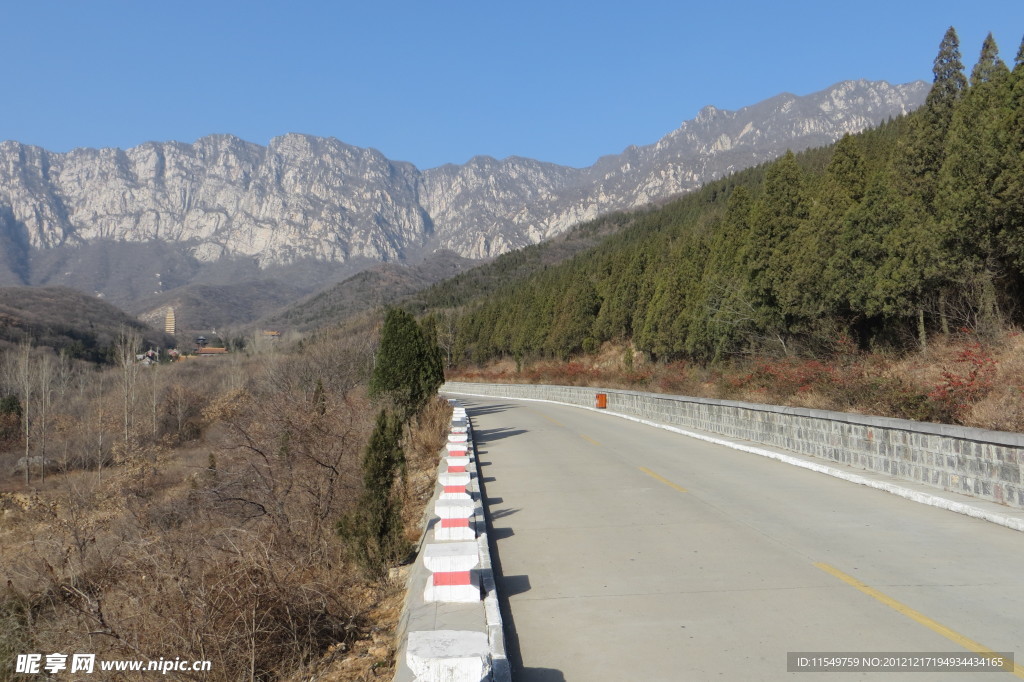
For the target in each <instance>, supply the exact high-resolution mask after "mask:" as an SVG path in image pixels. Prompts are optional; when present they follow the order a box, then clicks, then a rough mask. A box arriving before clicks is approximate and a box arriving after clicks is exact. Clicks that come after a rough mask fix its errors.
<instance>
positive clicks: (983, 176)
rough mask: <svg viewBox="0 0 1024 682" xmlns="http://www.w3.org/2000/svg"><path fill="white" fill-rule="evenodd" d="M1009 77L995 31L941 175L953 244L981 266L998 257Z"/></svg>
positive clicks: (962, 105)
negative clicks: (999, 187) (999, 182)
mask: <svg viewBox="0 0 1024 682" xmlns="http://www.w3.org/2000/svg"><path fill="white" fill-rule="evenodd" d="M1009 75H1010V73H1009V70H1008V69H1007V68H1006V65H1005V64H1004V63H1003V62H1002V60H1000V59H999V50H998V48H997V46H996V43H995V40H993V38H992V34H991V33H990V34H989V35H988V37H987V38H986V39H985V43H984V45H983V46H982V48H981V55H980V57H979V58H978V63H977V65H976V66H975V67H974V69H973V70H972V72H971V86H970V88H968V89H967V91H966V92H965V93H964V95H963V96H962V98H961V99H960V101H959V102H958V103H957V105H956V107H955V110H954V113H953V117H952V120H951V122H950V127H949V133H948V138H947V144H946V157H945V159H944V161H943V165H942V169H941V172H940V176H939V190H940V191H939V194H938V197H937V202H936V205H937V208H938V215H939V217H940V220H941V222H942V225H943V227H944V232H945V233H946V234H947V238H948V241H949V244H950V248H952V249H953V251H954V252H955V253H956V254H957V255H958V257H959V258H960V259H961V260H963V261H964V262H965V264H968V265H969V267H971V268H974V269H976V270H977V269H980V268H982V267H991V261H992V259H993V258H994V257H995V246H996V233H997V231H998V228H997V226H996V215H997V207H996V196H995V194H994V192H995V191H998V190H995V189H994V187H995V184H996V180H997V178H998V176H999V174H1000V172H1001V171H1002V169H1003V166H1002V161H1003V145H1004V142H1003V137H1004V133H1003V130H1004V128H1005V119H1006V115H1007V110H1006V105H1007V103H1008V99H1009ZM985 264H988V265H985Z"/></svg>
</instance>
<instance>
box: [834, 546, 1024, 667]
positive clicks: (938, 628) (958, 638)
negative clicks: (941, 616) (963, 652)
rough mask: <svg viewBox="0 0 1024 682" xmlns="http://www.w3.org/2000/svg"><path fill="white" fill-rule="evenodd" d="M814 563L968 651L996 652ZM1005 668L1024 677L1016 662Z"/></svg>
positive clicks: (866, 586)
mask: <svg viewBox="0 0 1024 682" xmlns="http://www.w3.org/2000/svg"><path fill="white" fill-rule="evenodd" d="M814 565H815V566H816V567H817V568H820V569H821V570H823V571H825V572H826V573H829V574H831V575H832V576H834V577H836V578H839V579H840V580H842V581H843V582H844V583H846V584H847V585H850V586H851V587H855V588H857V589H858V590H860V591H861V592H863V593H864V594H866V595H868V596H869V597H873V598H875V599H877V600H878V601H880V602H882V603H883V604H885V605H886V606H888V607H889V608H891V609H894V610H895V611H898V612H899V613H902V614H903V615H904V616H906V617H907V618H910V619H911V620H914V621H917V622H918V623H920V624H921V625H923V626H925V627H926V628H928V629H929V630H931V631H932V632H936V633H938V634H940V635H942V636H943V637H945V638H946V639H948V640H950V641H952V642H956V643H957V644H959V645H960V646H962V647H963V648H965V649H967V650H968V651H973V652H974V653H976V654H983V655H988V654H994V653H996V652H994V651H992V650H991V649H989V648H988V647H986V646H984V645H982V644H980V643H978V642H975V641H974V640H973V639H971V638H970V637H965V636H964V635H961V634H960V633H959V632H957V631H955V630H951V629H949V628H948V627H946V626H945V625H943V624H941V623H937V622H935V621H934V620H932V619H931V618H929V617H928V616H926V615H924V614H923V613H921V612H919V611H915V610H914V609H912V608H910V607H909V606H907V605H906V604H904V603H902V602H898V601H896V600H895V599H893V598H892V597H890V596H889V595H887V594H884V593H882V592H879V591H878V590H876V589H875V588H873V587H870V586H868V585H865V584H864V583H862V582H861V581H859V580H857V579H856V578H854V577H853V576H852V575H847V574H846V573H843V572H842V571H840V570H839V569H838V568H835V567H834V566H829V565H828V564H823V563H816V564H814ZM1011 665H1012V666H1013V667H1012V668H1011V667H1010V666H1011ZM1005 668H1006V670H1007V671H1008V672H1012V673H1013V674H1014V675H1016V676H1017V677H1020V678H1022V679H1024V667H1021V666H1019V665H1017V664H1016V663H1012V664H1011V663H1010V661H1007V662H1006V666H1005Z"/></svg>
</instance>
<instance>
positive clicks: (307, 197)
mask: <svg viewBox="0 0 1024 682" xmlns="http://www.w3.org/2000/svg"><path fill="white" fill-rule="evenodd" d="M927 91H928V85H927V84H925V83H923V82H917V83H910V84H907V85H890V84H888V83H885V82H868V81H849V82H844V83H840V84H838V85H835V86H833V87H831V88H829V89H827V90H824V91H822V92H818V93H814V94H812V95H807V96H804V97H797V96H795V95H789V94H783V95H778V96H776V97H773V98H771V99H769V100H765V101H764V102H761V103H759V104H755V105H753V106H750V107H746V108H743V109H740V110H738V111H722V110H718V109H715V108H714V107H710V106H709V107H706V108H704V109H703V110H701V112H700V113H699V114H698V116H697V117H696V118H695V119H693V120H691V121H687V122H685V123H683V124H682V125H681V126H680V127H679V128H678V129H677V130H674V131H673V132H671V133H669V134H668V135H666V136H665V137H664V138H662V139H661V140H660V141H659V142H657V143H656V144H653V145H649V146H644V147H630V148H628V149H626V150H625V151H624V152H622V153H621V154H617V155H612V156H605V157H602V158H601V159H599V160H598V161H597V162H596V163H595V164H594V165H593V166H591V167H589V168H569V167H565V166H559V165H555V164H550V163H543V162H540V161H534V160H532V159H524V158H519V157H509V158H507V159H503V160H500V161H499V160H496V159H493V158H490V157H476V158H474V159H471V160H470V161H469V162H467V163H466V164H464V165H461V166H457V165H446V166H441V167H439V168H432V169H429V170H423V171H421V170H418V169H417V168H416V167H414V166H413V165H411V164H408V163H403V162H397V161H391V160H389V159H387V158H385V157H384V156H383V155H382V154H381V153H380V152H378V151H376V150H373V149H362V148H359V147H353V146H350V145H347V144H344V143H343V142H340V141H338V140H336V139H333V138H316V137H310V136H305V135H297V134H289V135H285V136H283V137H279V138H275V139H274V140H272V141H271V142H270V144H269V145H268V146H266V147H264V146H260V145H257V144H253V143H250V142H245V141H243V140H240V139H238V138H235V137H231V136H211V137H205V138H202V139H200V140H198V141H196V142H195V143H194V144H184V143H179V142H168V143H146V144H143V145H140V146H138V147H135V148H132V149H128V150H120V149H99V150H97V149H76V150H73V151H70V152H67V153H64V154H57V153H51V152H48V151H45V150H43V149H40V148H38V147H31V146H27V145H23V144H20V143H18V142H3V143H0V284H7V285H14V284H34V285H50V284H63V285H67V286H73V287H75V288H77V289H80V290H84V291H91V292H96V293H100V294H104V295H106V296H107V297H108V299H109V300H112V301H115V302H118V303H122V304H127V303H129V302H138V301H141V300H143V299H147V305H148V306H151V305H156V304H157V300H155V299H154V297H156V299H159V298H160V297H161V296H163V295H165V294H166V293H168V292H170V291H172V290H174V289H176V288H178V287H182V286H186V285H190V284H194V283H196V282H203V283H208V284H231V285H237V284H238V283H239V282H242V281H246V280H249V279H260V278H261V277H265V276H266V275H268V274H269V273H270V272H272V271H273V272H277V276H279V277H281V278H283V279H282V280H281V281H282V282H283V286H284V285H286V288H288V289H289V293H291V290H292V289H294V290H295V292H296V293H298V292H303V291H305V292H308V291H312V290H315V289H316V288H317V287H318V286H322V285H324V284H327V283H329V281H337V280H339V279H341V278H343V277H345V276H349V275H351V274H353V273H354V272H357V271H359V270H361V269H365V268H366V267H368V266H369V265H370V264H372V263H373V262H375V261H384V262H413V261H417V260H419V259H421V258H422V257H423V256H425V255H427V254H430V253H433V252H435V251H437V250H439V249H443V250H449V251H452V252H454V253H456V254H458V255H460V256H463V257H465V258H488V257H492V256H495V255H498V254H500V253H503V252H505V251H508V250H510V249H514V248H517V247H521V246H525V245H527V244H532V243H537V242H539V241H542V240H545V239H547V238H550V237H552V236H554V235H556V234H559V233H561V232H563V231H565V230H566V229H568V228H569V227H571V226H572V225H574V224H576V223H578V222H580V221H582V220H587V219H590V218H593V217H596V216H598V215H600V214H603V213H607V212H610V211H615V210H622V209H628V208H633V207H637V206H641V205H644V204H647V203H650V202H652V201H657V200H662V199H665V198H668V197H670V196H673V195H676V194H679V193H681V192H686V191H689V190H692V189H694V188H696V187H698V186H700V185H701V184H703V183H705V182H707V181H709V180H712V179H715V178H718V177H721V176H722V175H725V174H728V173H730V172H732V171H735V170H739V169H742V168H746V167H749V166H751V165H755V164H758V163H761V162H763V161H766V160H769V159H771V158H774V157H777V156H779V155H781V154H782V153H784V152H785V151H786V150H787V149H793V150H794V151H798V150H801V149H805V148H808V147H814V146H820V145H824V144H828V143H831V142H833V141H835V140H836V139H838V138H839V137H841V136H842V135H843V134H844V133H852V132H857V131H860V130H862V129H864V128H867V127H870V126H872V125H875V124H877V123H879V122H881V121H883V120H885V119H887V118H889V117H894V116H899V115H901V114H904V113H906V112H909V111H911V110H913V109H915V108H916V107H918V106H919V105H920V104H922V103H923V102H924V98H925V95H926V94H927ZM315 264H319V265H315ZM311 265H315V267H307V266H311ZM286 266H290V267H288V270H287V271H279V269H280V268H281V267H286ZM282 273H283V274H282Z"/></svg>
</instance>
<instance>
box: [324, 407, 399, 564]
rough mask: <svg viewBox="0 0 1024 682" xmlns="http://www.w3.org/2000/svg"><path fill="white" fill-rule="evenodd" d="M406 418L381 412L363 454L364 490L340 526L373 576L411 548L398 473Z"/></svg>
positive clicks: (349, 547) (355, 556)
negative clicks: (406, 537) (405, 531)
mask: <svg viewBox="0 0 1024 682" xmlns="http://www.w3.org/2000/svg"><path fill="white" fill-rule="evenodd" d="M401 438H402V422H401V421H400V420H399V419H398V418H396V417H395V416H393V415H391V414H390V413H389V412H388V411H387V410H383V409H382V410H381V411H380V412H379V413H378V415H377V422H376V425H375V426H374V430H373V435H372V436H370V441H369V443H367V445H366V450H365V452H364V454H363V491H362V493H361V494H360V496H359V501H358V502H357V504H356V506H355V508H354V509H352V511H350V512H349V513H348V514H346V515H345V516H344V517H343V518H342V519H341V520H340V521H339V522H338V526H337V531H338V534H339V535H340V536H341V538H342V540H343V542H344V544H345V547H346V550H347V552H348V554H349V556H350V557H351V558H352V559H353V560H354V561H355V562H356V563H357V564H358V565H359V566H360V567H362V568H363V570H364V571H366V573H367V574H368V575H370V576H371V577H375V578H380V577H382V576H383V575H385V574H386V572H387V568H388V566H389V565H391V564H393V563H395V562H396V561H398V560H399V559H401V558H402V556H403V555H404V554H405V552H406V551H407V549H408V547H407V546H406V543H405V541H404V539H403V537H402V520H401V499H400V498H399V497H398V496H397V495H396V494H395V493H394V490H393V488H394V482H395V476H396V474H397V473H398V471H399V469H400V468H401V467H403V466H404V465H405V453H404V452H403V450H402V445H401Z"/></svg>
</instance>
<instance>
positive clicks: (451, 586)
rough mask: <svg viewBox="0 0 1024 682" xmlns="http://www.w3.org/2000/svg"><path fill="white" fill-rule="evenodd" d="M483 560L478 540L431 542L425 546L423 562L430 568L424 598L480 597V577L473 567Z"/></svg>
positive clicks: (467, 599) (458, 599)
mask: <svg viewBox="0 0 1024 682" xmlns="http://www.w3.org/2000/svg"><path fill="white" fill-rule="evenodd" d="M479 563H480V552H479V548H478V546H477V543H476V542H449V543H444V544H429V545H427V546H426V547H425V548H424V549H423V565H424V566H426V568H427V570H428V571H430V572H431V573H432V574H433V575H431V576H430V577H429V578H428V579H427V586H426V589H425V590H424V591H423V599H424V601H428V602H433V601H443V602H475V601H480V579H479V577H478V576H477V575H476V572H475V571H473V569H474V568H476V565H477V564H479Z"/></svg>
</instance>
